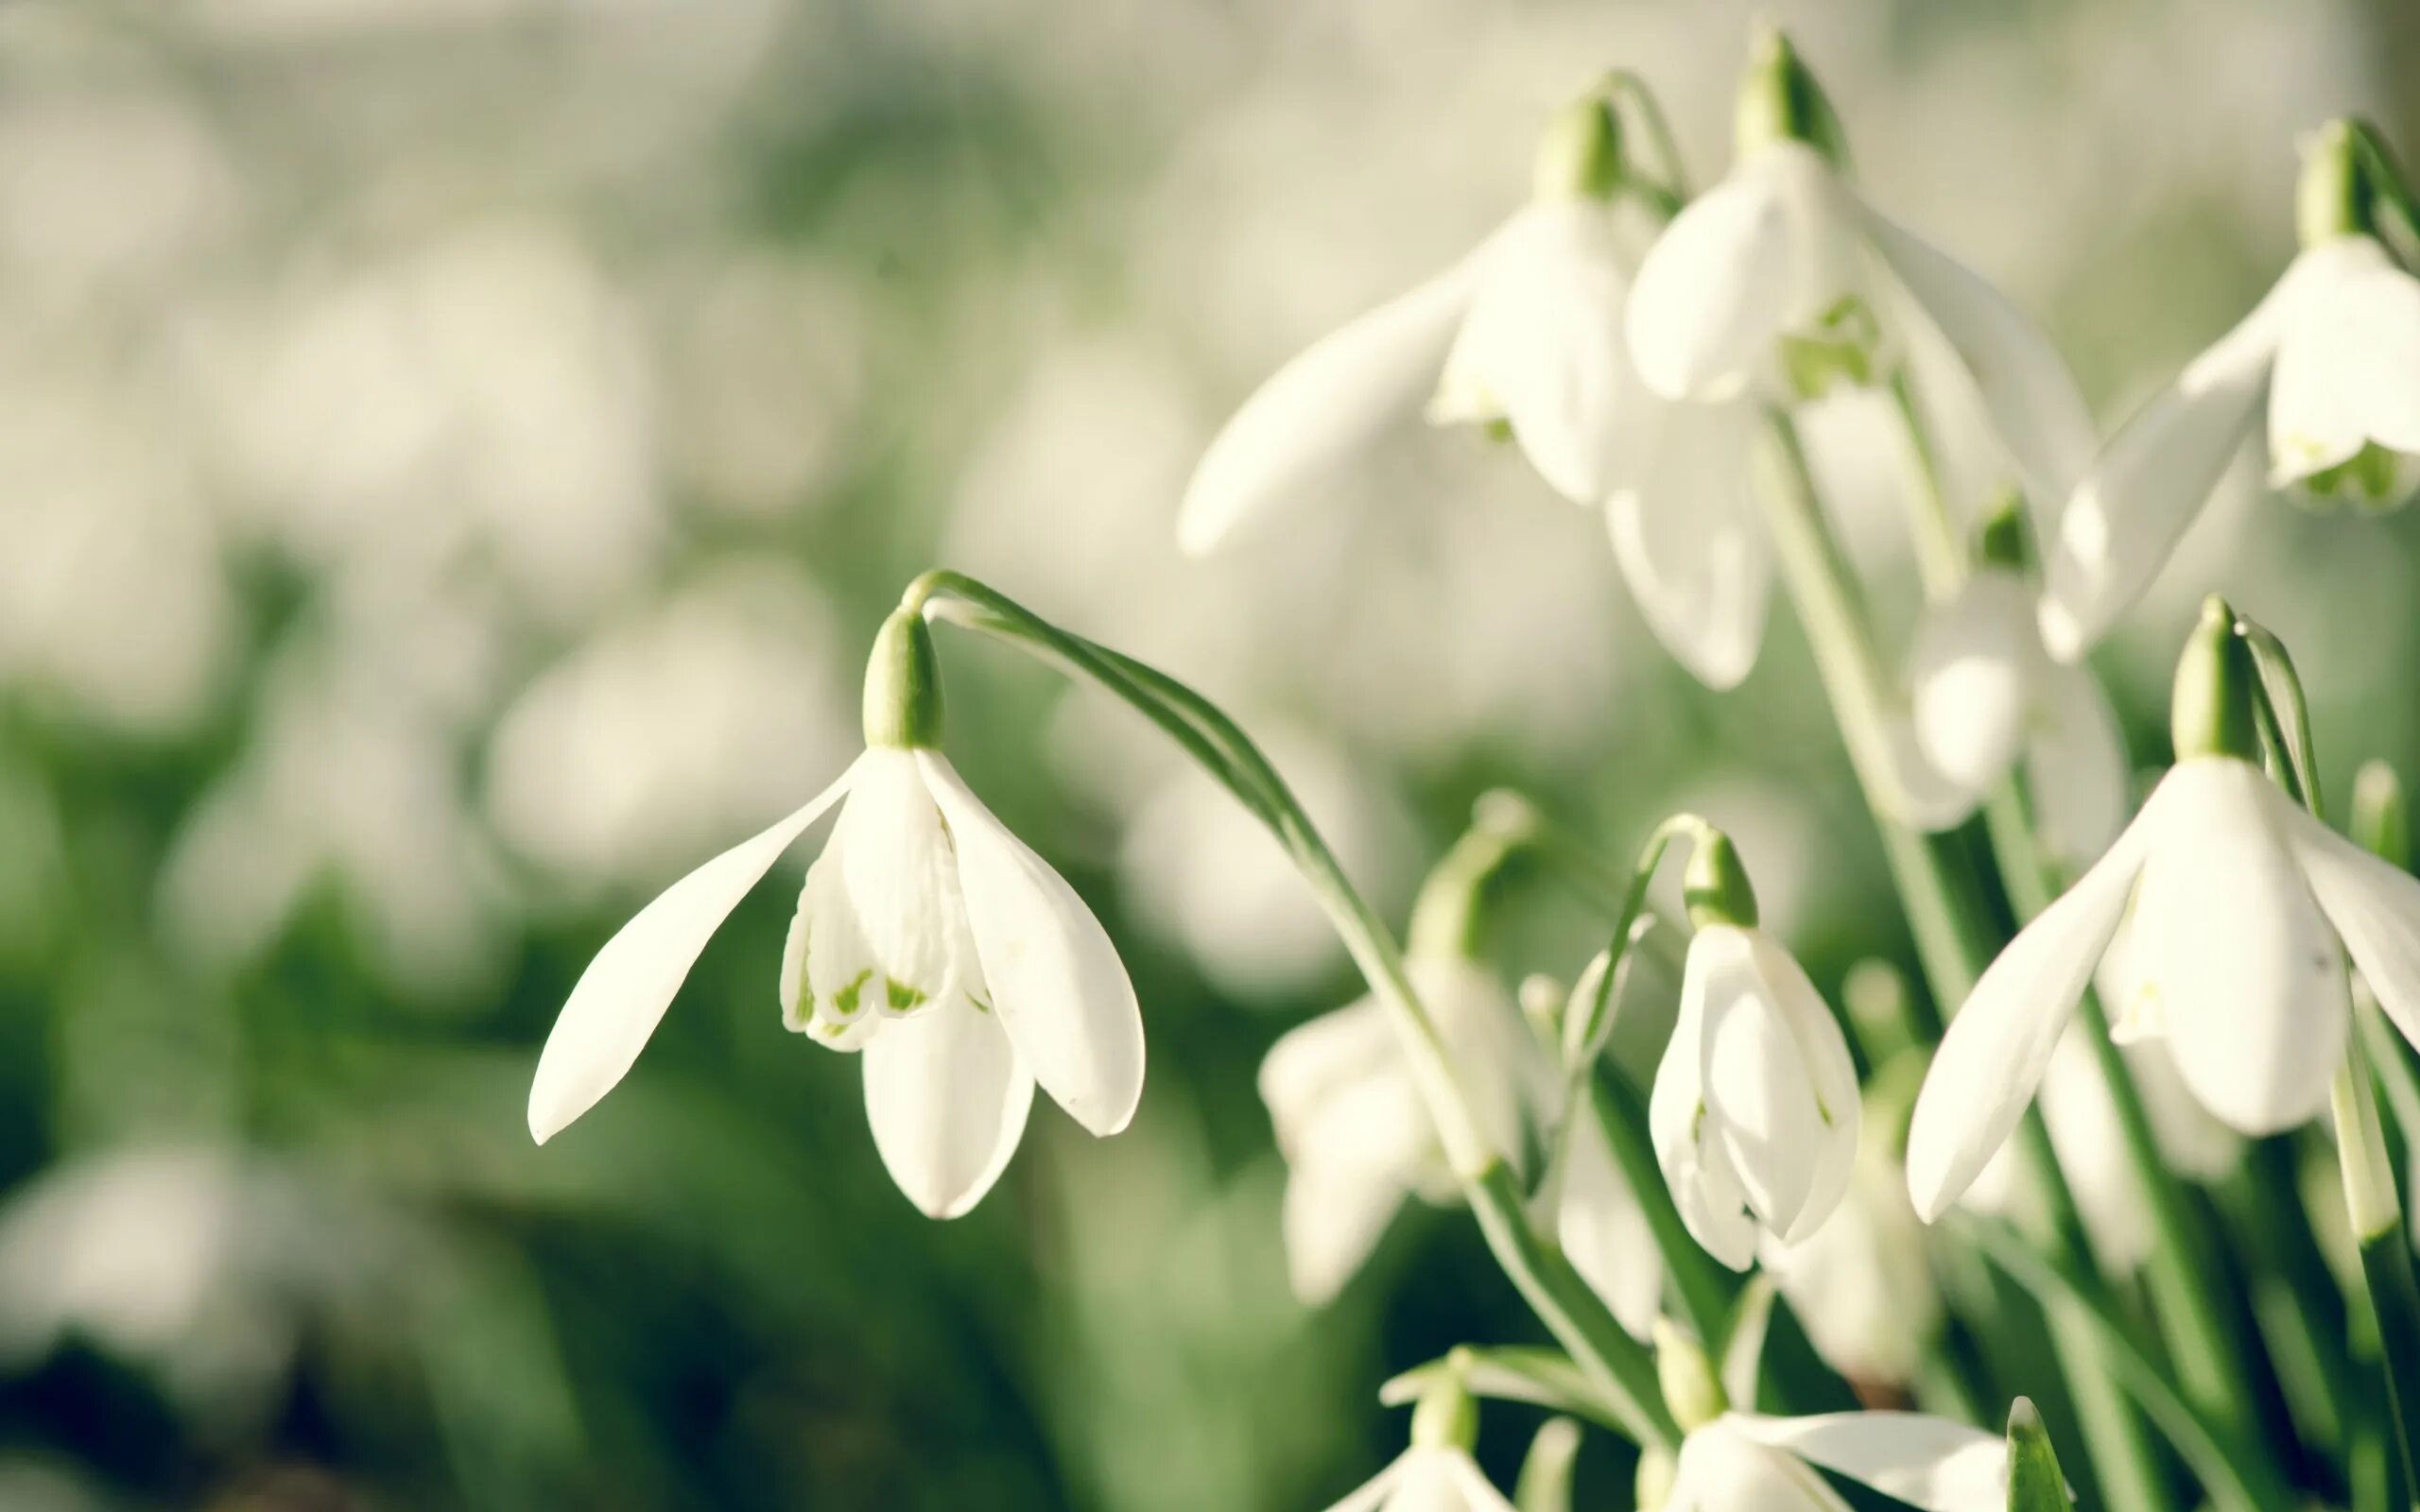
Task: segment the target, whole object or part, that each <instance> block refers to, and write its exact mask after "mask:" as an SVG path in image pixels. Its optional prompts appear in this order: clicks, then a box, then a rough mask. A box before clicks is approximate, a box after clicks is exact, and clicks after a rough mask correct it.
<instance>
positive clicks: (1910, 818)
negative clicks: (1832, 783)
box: [1873, 713, 1981, 830]
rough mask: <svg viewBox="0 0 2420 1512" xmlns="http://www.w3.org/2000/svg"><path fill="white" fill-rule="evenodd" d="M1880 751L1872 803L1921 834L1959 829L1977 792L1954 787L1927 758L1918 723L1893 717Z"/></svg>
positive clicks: (1960, 785) (1972, 809)
mask: <svg viewBox="0 0 2420 1512" xmlns="http://www.w3.org/2000/svg"><path fill="white" fill-rule="evenodd" d="M1882 735H1883V742H1882V748H1881V749H1880V750H1878V751H1876V752H1875V755H1876V758H1877V765H1876V770H1875V772H1874V774H1873V777H1874V783H1875V793H1874V798H1875V801H1876V803H1878V804H1880V805H1881V807H1882V809H1883V811H1884V812H1885V813H1888V814H1889V815H1890V816H1892V817H1893V818H1895V819H1897V820H1899V822H1901V823H1902V824H1908V825H1912V826H1914V827H1915V828H1916V829H1919V830H1946V829H1950V828H1952V827H1954V826H1956V825H1959V824H1962V823H1964V822H1965V820H1966V816H1968V815H1970V814H1972V813H1974V812H1975V804H1976V802H1977V800H1978V799H1979V798H1980V797H1981V794H1980V793H1979V792H1978V791H1977V790H1976V789H1974V788H1972V787H1969V786H1967V785H1966V784H1965V783H1963V782H1954V781H1952V780H1951V779H1950V777H1949V775H1948V774H1947V773H1945V772H1944V771H1943V770H1942V769H1941V768H1940V767H1938V766H1935V765H1933V764H1932V758H1931V757H1929V756H1927V755H1926V754H1925V747H1924V742H1923V741H1922V740H1921V739H1919V738H1918V737H1917V734H1916V722H1915V720H1914V719H1913V718H1912V717H1910V716H1908V715H1903V714H1896V713H1894V714H1892V715H1890V716H1889V717H1888V720H1887V722H1886V723H1885V724H1884V726H1883V730H1882Z"/></svg>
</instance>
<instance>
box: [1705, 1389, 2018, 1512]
mask: <svg viewBox="0 0 2420 1512" xmlns="http://www.w3.org/2000/svg"><path fill="white" fill-rule="evenodd" d="M1818 1466H1821V1467H1822V1468H1823V1469H1825V1470H1829V1471H1831V1472H1833V1473H1834V1474H1837V1475H1841V1476H1845V1477H1846V1478H1848V1479H1849V1480H1852V1481H1857V1482H1858V1483H1860V1484H1862V1485H1865V1486H1872V1487H1873V1488H1874V1489H1875V1490H1877V1491H1879V1492H1881V1493H1882V1494H1883V1495H1885V1496H1889V1497H1893V1498H1895V1499H1896V1500H1898V1501H1900V1502H1904V1503H1907V1504H1908V1505H1910V1506H1913V1507H1921V1508H1923V1509H1924V1512H2001V1509H2002V1508H2004V1507H2005V1506H2006V1505H2007V1503H2008V1445H2007V1442H2006V1440H2004V1439H2002V1438H2000V1437H1998V1436H1997V1435H1992V1434H1986V1433H1984V1432H1982V1431H1981V1430H1979V1429H1976V1428H1969V1427H1967V1426H1966V1425H1965V1424H1963V1423H1954V1422H1951V1421H1949V1420H1948V1419H1947V1418H1945V1417H1927V1416H1924V1415H1922V1414H1918V1413H1902V1412H1847V1413H1830V1414H1825V1415H1824V1416H1821V1417H1763V1416H1761V1415H1759V1414H1755V1413H1745V1412H1729V1413H1724V1414H1723V1415H1722V1416H1721V1417H1717V1418H1715V1419H1714V1420H1713V1421H1711V1422H1708V1423H1706V1424H1704V1425H1703V1426H1702V1427H1700V1428H1698V1429H1696V1430H1694V1431H1692V1432H1691V1433H1690V1435H1689V1436H1688V1437H1687V1438H1686V1439H1685V1440H1684V1441H1683V1442H1682V1445H1681V1461H1680V1467H1679V1472H1678V1474H1677V1475H1676V1476H1675V1477H1674V1479H1673V1482H1672V1491H1671V1496H1670V1498H1669V1500H1668V1501H1667V1502H1666V1503H1664V1508H1665V1512H1847V1508H1848V1503H1846V1502H1845V1501H1843V1500H1842V1499H1841V1494H1840V1493H1839V1492H1838V1491H1835V1490H1833V1489H1832V1487H1831V1486H1829V1485H1828V1484H1827V1483H1826V1482H1825V1481H1824V1477H1823V1476H1822V1475H1820V1474H1818V1473H1817V1472H1816V1467H1818Z"/></svg>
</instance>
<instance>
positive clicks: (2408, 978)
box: [2278, 804, 2420, 1044]
mask: <svg viewBox="0 0 2420 1512" xmlns="http://www.w3.org/2000/svg"><path fill="white" fill-rule="evenodd" d="M2278 824H2279V828H2280V829H2281V830H2282V831H2283V832H2284V833H2285V837H2286V841H2287V843H2288V844H2289V845H2290V846H2291V847H2292V848H2293V853H2294V860H2295V862H2296V863H2297V864H2298V865H2300V866H2301V868H2302V871H2303V876H2304V878H2305V880H2306V881H2308V884H2309V885H2310V890H2311V895H2312V896H2313V897H2315V898H2316V899H2318V900H2319V906H2320V907H2321V908H2322V909H2323V910H2324V911H2325V913H2326V915H2327V921H2328V923H2329V924H2331V925H2333V926H2334V928H2335V930H2336V933H2337V935H2338V936H2339V937H2341V938H2342V940H2343V942H2344V951H2345V954H2348V955H2350V956H2351V957H2352V958H2353V964H2354V965H2355V966H2357V967H2359V969H2360V971H2361V979H2362V980H2363V981H2365V982H2367V983H2368V984H2369V985H2370V991H2371V993H2372V994H2373V995H2374V996H2375V997H2377V1001H2378V1006H2379V1007H2380V1008H2381V1009H2383V1010H2384V1011H2385V1013H2386V1016H2387V1018H2388V1019H2389V1020H2390V1021H2392V1022H2394V1026H2395V1027H2396V1028H2397V1029H2399V1030H2401V1031H2402V1032H2403V1037H2404V1038H2405V1039H2406V1040H2411V1042H2412V1043H2414V1044H2420V879H2414V878H2413V877H2412V876H2411V873H2409V872H2407V871H2404V870H2403V869H2401V868H2398V867H2394V866H2392V865H2389V864H2388V863H2387V862H2384V861H2381V860H2379V859H2378V858H2377V856H2374V855H2372V854H2370V852H2368V851H2364V850H2362V849H2361V848H2360V847H2359V846H2358V845H2355V844H2354V843H2353V842H2352V841H2350V840H2347V839H2346V838H2344V837H2343V836H2342V835H2341V834H2338V833H2336V832H2335V831H2333V830H2331V829H2329V828H2327V826H2325V825H2324V824H2322V823H2320V822H2319V821H2318V820H2317V819H2314V818H2312V817H2311V816H2309V815H2308V814H2305V813H2303V812H2302V811H2301V810H2300V809H2298V808H2294V807H2293V806H2292V805H2291V804H2287V805H2284V812H2283V813H2282V814H2280V815H2279V816H2278Z"/></svg>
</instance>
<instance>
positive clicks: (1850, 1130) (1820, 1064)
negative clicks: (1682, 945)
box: [1647, 832, 1858, 1270]
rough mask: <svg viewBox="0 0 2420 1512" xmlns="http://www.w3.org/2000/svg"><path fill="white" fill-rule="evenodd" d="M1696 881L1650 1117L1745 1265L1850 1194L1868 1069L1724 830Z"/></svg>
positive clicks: (1670, 1173) (1676, 1172) (1683, 1186)
mask: <svg viewBox="0 0 2420 1512" xmlns="http://www.w3.org/2000/svg"><path fill="white" fill-rule="evenodd" d="M1685 896H1686V898H1687V901H1688V912H1689V921H1690V922H1691V923H1692V924H1693V925H1695V926H1696V930H1697V933H1696V934H1695V936H1692V937H1691V939H1690V941H1689V951H1688V957H1687V960H1686V962H1685V965H1684V966H1683V969H1682V983H1681V1012H1680V1019H1679V1022H1677V1023H1676V1024H1675V1025H1674V1027H1673V1030H1672V1040H1671V1043H1670V1044H1669V1045H1668V1046H1667V1047H1666V1049H1665V1052H1664V1061H1663V1064H1662V1065H1661V1066H1660V1067H1658V1068H1657V1070H1656V1073H1655V1087H1654V1091H1653V1092H1652V1093H1651V1095H1650V1097H1649V1099H1648V1115H1647V1116H1648V1128H1649V1132H1650V1133H1651V1136H1652V1137H1653V1139H1654V1143H1655V1159H1656V1163H1657V1164H1658V1165H1660V1166H1661V1167H1662V1168H1663V1171H1664V1178H1665V1180H1666V1182H1667V1183H1668V1184H1669V1185H1670V1187H1671V1189H1672V1197H1673V1200H1674V1201H1675V1202H1676V1203H1677V1204H1678V1205H1679V1207H1680V1210H1681V1217H1682V1220H1683V1221H1684V1222H1685V1224H1686V1225H1687V1226H1688V1229H1689V1232H1690V1234H1691V1235H1693V1236H1694V1237H1695V1238H1696V1239H1697V1241H1698V1243H1699V1244H1701V1245H1703V1246H1705V1248H1706V1250H1707V1252H1708V1253H1710V1254H1712V1255H1713V1256H1714V1257H1715V1258H1716V1259H1717V1260H1720V1261H1721V1262H1722V1263H1724V1264H1726V1265H1728V1266H1730V1267H1731V1268H1732V1269H1734V1270H1745V1269H1747V1268H1748V1266H1749V1264H1750V1263H1752V1262H1753V1261H1754V1260H1755V1257H1756V1247H1757V1240H1758V1236H1759V1235H1760V1234H1771V1235H1772V1236H1774V1237H1776V1238H1778V1239H1779V1240H1780V1241H1781V1242H1782V1243H1784V1244H1795V1243H1797V1242H1799V1241H1801V1240H1804V1239H1806V1237H1807V1236H1809V1235H1810V1234H1812V1233H1814V1231H1815V1230H1816V1229H1817V1228H1818V1227H1819V1226H1820V1225H1822V1223H1823V1222H1824V1219H1826V1218H1828V1217H1830V1216H1831V1215H1832V1211H1833V1210H1834V1209H1836V1208H1838V1207H1839V1206H1840V1205H1841V1198H1842V1197H1843V1196H1845V1195H1846V1194H1847V1192H1848V1186H1849V1177H1850V1174H1851V1172H1852V1171H1853V1170H1854V1169H1855V1167H1856V1164H1857V1150H1858V1085H1857V1068H1856V1066H1855V1065H1854V1064H1853V1063H1852V1062H1851V1061H1850V1059H1849V1049H1848V1042H1847V1040H1845V1039H1843V1038H1842V1036H1841V1026H1840V1024H1839V1022H1837V1021H1836V1020H1834V1018H1833V1017H1832V1013H1831V1010H1830V1009H1829V1008H1827V1007H1825V1006H1824V1000H1823V998H1822V997H1820V996H1818V995H1817V993H1816V991H1815V986H1814V984H1813V983H1811V982H1809V981H1808V980H1807V979H1806V971H1803V970H1802V969H1801V968H1800V967H1799V965H1798V962H1797V961H1795V960H1794V959H1792V958H1791V956H1790V954H1789V951H1787V950H1785V949H1784V948H1783V947H1782V946H1781V944H1780V943H1779V942H1778V941H1776V940H1774V939H1773V938H1772V936H1769V935H1767V934H1765V933H1764V932H1763V931H1762V930H1760V929H1758V928H1757V927H1756V904H1755V894H1754V893H1753V892H1752V891H1751V890H1750V888H1749V885H1748V879H1747V875H1746V873H1745V871H1744V870H1743V869H1742V868H1740V865H1739V859H1738V853H1737V851H1734V850H1733V849H1732V846H1731V842H1730V841H1729V839H1728V838H1726V837H1724V836H1723V835H1722V834H1721V833H1720V832H1714V833H1708V834H1705V835H1704V836H1703V837H1702V838H1700V839H1699V841H1698V844H1697V848H1696V850H1695V851H1694V852H1693V853H1692V854H1691V856H1690V858H1689V867H1688V871H1687V874H1686V878H1685Z"/></svg>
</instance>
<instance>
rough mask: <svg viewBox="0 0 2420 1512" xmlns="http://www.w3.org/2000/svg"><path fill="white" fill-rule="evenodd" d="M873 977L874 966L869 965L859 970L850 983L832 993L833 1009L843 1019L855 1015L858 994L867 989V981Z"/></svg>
mask: <svg viewBox="0 0 2420 1512" xmlns="http://www.w3.org/2000/svg"><path fill="white" fill-rule="evenodd" d="M872 979H873V967H871V966H869V967H867V968H866V969H865V970H864V971H859V972H858V973H857V974H856V976H855V977H853V978H851V979H850V981H849V983H848V985H846V986H845V987H842V988H840V989H839V990H838V991H836V992H834V993H833V994H832V1011H833V1012H834V1013H836V1014H838V1015H839V1016H840V1017H841V1018H843V1019H846V1018H849V1017H852V1016H853V1015H855V1014H856V1011H857V994H859V993H861V992H863V991H864V990H865V988H866V983H867V982H868V981H870V980H872Z"/></svg>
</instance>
